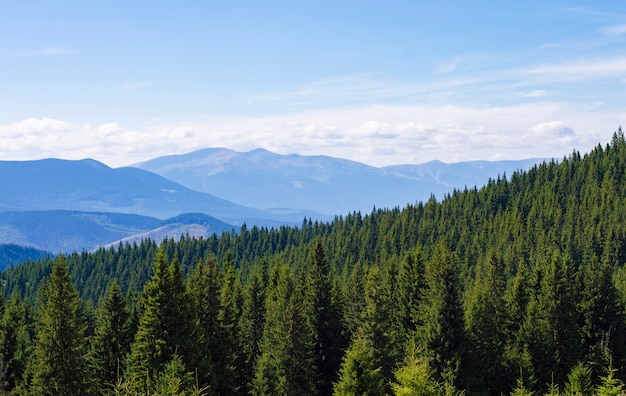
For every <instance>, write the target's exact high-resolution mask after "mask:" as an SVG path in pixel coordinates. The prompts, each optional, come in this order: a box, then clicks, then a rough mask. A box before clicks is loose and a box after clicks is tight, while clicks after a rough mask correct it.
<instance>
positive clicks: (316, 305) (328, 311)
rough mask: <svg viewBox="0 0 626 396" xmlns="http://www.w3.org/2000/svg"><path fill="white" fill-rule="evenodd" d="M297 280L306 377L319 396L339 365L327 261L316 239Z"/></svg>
mask: <svg viewBox="0 0 626 396" xmlns="http://www.w3.org/2000/svg"><path fill="white" fill-rule="evenodd" d="M303 272H304V274H303V276H302V277H301V278H300V279H301V281H300V283H301V284H300V293H301V296H300V298H301V316H302V321H303V323H304V325H305V330H304V331H305V334H304V337H306V340H304V342H305V345H304V347H305V348H309V349H310V350H311V353H312V354H313V362H312V365H311V367H310V369H311V373H310V375H309V377H311V379H312V380H313V381H314V382H315V383H316V391H317V392H318V393H319V394H329V393H330V392H331V391H332V383H333V382H334V381H335V379H336V378H335V377H336V373H337V371H338V370H339V364H340V362H341V349H342V345H341V325H340V318H339V312H338V310H337V307H336V306H335V304H334V302H333V299H332V294H333V290H332V288H333V286H332V281H331V275H330V269H329V265H328V261H327V260H326V256H325V253H324V248H323V246H322V243H321V240H320V239H317V240H316V241H315V243H314V245H313V249H312V251H311V253H310V255H309V259H308V261H307V266H306V268H305V269H304V271H303Z"/></svg>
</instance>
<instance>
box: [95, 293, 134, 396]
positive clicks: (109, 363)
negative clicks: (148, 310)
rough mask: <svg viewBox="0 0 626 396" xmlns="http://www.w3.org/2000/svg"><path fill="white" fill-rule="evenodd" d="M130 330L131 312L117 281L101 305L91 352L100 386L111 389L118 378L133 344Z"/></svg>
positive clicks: (97, 386) (97, 382) (96, 379)
mask: <svg viewBox="0 0 626 396" xmlns="http://www.w3.org/2000/svg"><path fill="white" fill-rule="evenodd" d="M130 330H131V328H130V313H129V312H128V308H127V306H126V301H125V299H124V296H122V293H121V290H120V288H119V286H118V285H117V283H115V282H114V283H113V284H112V285H111V287H110V288H109V293H108V296H107V297H106V299H105V300H104V301H102V302H101V305H100V306H99V307H98V312H97V325H96V328H95V334H94V336H93V337H92V340H91V349H90V350H89V354H88V360H89V365H90V368H91V370H92V371H93V377H94V379H95V381H96V385H95V387H96V388H97V389H107V388H108V387H109V386H110V385H112V384H114V383H115V382H116V381H117V379H118V377H119V374H120V372H121V370H122V369H123V367H124V362H125V360H126V354H127V353H128V350H129V348H130V343H131V340H132V334H131V331H130Z"/></svg>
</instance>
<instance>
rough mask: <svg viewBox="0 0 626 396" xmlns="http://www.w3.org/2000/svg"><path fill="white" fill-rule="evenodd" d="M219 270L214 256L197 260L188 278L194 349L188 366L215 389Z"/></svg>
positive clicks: (206, 384) (205, 383)
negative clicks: (201, 260) (204, 259)
mask: <svg viewBox="0 0 626 396" xmlns="http://www.w3.org/2000/svg"><path fill="white" fill-rule="evenodd" d="M220 283H221V273H220V269H219V266H218V265H217V262H216V261H215V258H214V257H209V258H208V259H207V260H206V261H205V262H199V263H198V265H197V266H196V268H195V270H194V271H193V272H192V274H191V276H190V278H189V295H190V299H191V304H192V307H193V309H192V313H193V329H192V330H193V333H192V340H193V343H194V351H193V353H192V355H191V362H190V367H192V368H193V369H195V370H197V373H198V380H199V382H200V384H201V385H202V386H209V387H210V388H211V389H216V388H217V386H218V384H217V381H218V377H217V373H216V369H215V365H216V364H218V363H219V358H218V351H219V348H220V342H221V340H220V338H219V333H220V330H219V328H220V325H219V321H218V312H219V308H220Z"/></svg>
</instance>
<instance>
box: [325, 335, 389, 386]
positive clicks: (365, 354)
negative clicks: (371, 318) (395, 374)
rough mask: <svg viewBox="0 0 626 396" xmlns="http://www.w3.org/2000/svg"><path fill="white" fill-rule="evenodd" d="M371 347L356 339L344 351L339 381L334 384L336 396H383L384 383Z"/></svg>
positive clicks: (366, 341) (364, 341) (363, 340)
mask: <svg viewBox="0 0 626 396" xmlns="http://www.w3.org/2000/svg"><path fill="white" fill-rule="evenodd" d="M373 350H374V349H373V346H372V345H371V344H370V343H369V342H368V340H366V339H364V338H360V337H357V338H356V339H355V340H354V341H353V342H352V345H351V346H350V347H349V348H348V350H347V351H346V354H345V356H344V358H343V361H342V363H341V370H340V372H339V381H338V382H337V383H335V387H334V392H333V394H334V395H336V396H361V395H362V396H381V395H384V394H385V381H384V378H383V376H382V374H381V372H380V371H381V367H380V366H378V365H377V364H376V359H375V358H374V355H373V353H372V351H373Z"/></svg>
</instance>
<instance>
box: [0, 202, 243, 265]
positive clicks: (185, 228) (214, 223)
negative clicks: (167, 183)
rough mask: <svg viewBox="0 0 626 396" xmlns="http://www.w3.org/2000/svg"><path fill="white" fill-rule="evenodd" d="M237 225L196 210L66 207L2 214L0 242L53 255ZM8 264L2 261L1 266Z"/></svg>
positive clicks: (207, 232)
mask: <svg viewBox="0 0 626 396" xmlns="http://www.w3.org/2000/svg"><path fill="white" fill-rule="evenodd" d="M233 229H236V227H234V226H232V225H230V224H226V223H224V222H222V221H219V220H217V219H215V218H213V217H210V216H207V215H205V214H200V213H193V214H185V215H181V216H176V217H172V218H170V219H166V220H160V219H157V218H154V217H148V216H140V215H132V214H124V213H104V212H79V211H66V210H47V211H18V212H5V213H0V241H1V243H3V244H12V245H19V246H24V247H30V248H33V249H37V250H39V251H46V252H50V253H52V254H58V253H71V252H74V251H82V250H86V251H90V250H94V249H97V248H98V247H101V246H112V245H117V244H119V243H120V242H129V243H132V242H139V241H140V240H141V239H142V238H145V239H148V238H150V239H153V240H155V241H157V242H160V241H161V240H163V239H164V238H165V237H169V238H174V239H178V237H180V236H181V235H183V234H189V235H190V236H194V237H201V236H202V237H207V236H209V235H212V234H213V233H217V234H221V233H222V232H225V231H231V230H233ZM6 264H7V263H4V264H3V263H2V262H0V267H2V266H3V265H6Z"/></svg>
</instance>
